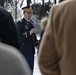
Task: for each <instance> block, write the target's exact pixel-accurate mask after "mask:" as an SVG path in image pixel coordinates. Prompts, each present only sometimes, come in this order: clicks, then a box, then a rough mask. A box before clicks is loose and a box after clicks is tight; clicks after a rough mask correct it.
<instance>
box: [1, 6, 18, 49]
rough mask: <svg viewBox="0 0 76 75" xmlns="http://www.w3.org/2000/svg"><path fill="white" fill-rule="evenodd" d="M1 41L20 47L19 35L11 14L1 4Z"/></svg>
mask: <svg viewBox="0 0 76 75" xmlns="http://www.w3.org/2000/svg"><path fill="white" fill-rule="evenodd" d="M0 42H3V43H5V44H8V45H12V46H14V47H16V48H19V47H18V37H17V31H16V27H15V23H14V20H13V18H12V16H11V14H10V13H9V12H8V11H6V10H5V9H4V8H3V7H1V6H0Z"/></svg>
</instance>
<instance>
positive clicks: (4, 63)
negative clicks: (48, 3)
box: [0, 0, 76, 75]
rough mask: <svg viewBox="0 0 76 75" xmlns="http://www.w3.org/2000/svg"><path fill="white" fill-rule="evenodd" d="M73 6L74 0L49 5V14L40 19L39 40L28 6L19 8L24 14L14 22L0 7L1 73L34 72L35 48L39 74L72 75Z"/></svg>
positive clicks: (75, 43) (75, 37)
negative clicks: (36, 49)
mask: <svg viewBox="0 0 76 75" xmlns="http://www.w3.org/2000/svg"><path fill="white" fill-rule="evenodd" d="M75 6H76V0H65V1H62V2H61V3H59V4H57V5H56V4H54V5H52V7H51V9H50V11H49V15H48V17H44V18H43V19H42V20H41V23H40V25H41V28H42V31H41V33H40V34H41V36H40V37H41V38H40V40H37V37H36V33H35V27H34V25H33V24H34V22H33V21H32V20H31V16H32V13H33V10H32V8H31V7H23V8H22V11H23V15H24V16H23V19H21V20H19V21H18V22H17V24H15V23H14V20H13V18H12V16H11V14H10V13H9V12H8V11H7V10H5V9H4V8H3V7H0V74H1V75H33V69H34V54H35V47H37V48H38V65H39V69H40V72H41V74H42V75H75V74H76V60H75V59H76V54H75V52H76V41H75V40H76V35H75V32H76V28H75V27H76V25H75V24H76V21H75V20H76V10H75ZM72 11H73V12H72ZM7 68H8V69H7Z"/></svg>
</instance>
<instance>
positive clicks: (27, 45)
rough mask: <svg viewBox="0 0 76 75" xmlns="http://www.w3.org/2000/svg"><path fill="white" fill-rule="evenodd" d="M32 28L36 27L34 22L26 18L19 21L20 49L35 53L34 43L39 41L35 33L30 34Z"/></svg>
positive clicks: (24, 52)
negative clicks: (25, 34) (25, 33)
mask: <svg viewBox="0 0 76 75" xmlns="http://www.w3.org/2000/svg"><path fill="white" fill-rule="evenodd" d="M32 28H34V26H33V24H32V22H31V21H30V22H28V21H27V20H25V19H24V18H23V19H22V20H21V21H18V22H17V31H18V37H19V45H20V51H21V52H22V53H23V54H34V53H35V49H34V43H35V42H36V41H37V39H36V35H35V34H32V35H30V30H31V29H32ZM25 31H26V32H27V38H25V36H24V35H23V33H24V32H25Z"/></svg>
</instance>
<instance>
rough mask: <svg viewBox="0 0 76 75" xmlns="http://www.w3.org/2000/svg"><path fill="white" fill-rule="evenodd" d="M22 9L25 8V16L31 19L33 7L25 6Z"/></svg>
mask: <svg viewBox="0 0 76 75" xmlns="http://www.w3.org/2000/svg"><path fill="white" fill-rule="evenodd" d="M22 10H23V15H24V17H25V18H26V19H28V20H29V19H30V18H31V16H32V12H33V10H32V8H31V7H23V8H22Z"/></svg>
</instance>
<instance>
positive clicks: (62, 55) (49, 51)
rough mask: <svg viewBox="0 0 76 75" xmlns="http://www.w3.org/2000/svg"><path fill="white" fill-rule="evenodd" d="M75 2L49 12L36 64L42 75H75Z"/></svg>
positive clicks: (60, 5)
mask: <svg viewBox="0 0 76 75" xmlns="http://www.w3.org/2000/svg"><path fill="white" fill-rule="evenodd" d="M75 9H76V0H65V1H62V2H61V3H59V4H58V5H53V6H52V8H51V10H50V13H49V14H50V15H49V20H48V24H47V26H46V29H45V32H44V35H43V38H42V42H41V44H40V48H39V59H38V64H39V68H40V71H41V73H42V75H76V10H75Z"/></svg>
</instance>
